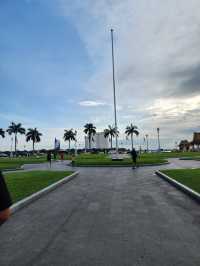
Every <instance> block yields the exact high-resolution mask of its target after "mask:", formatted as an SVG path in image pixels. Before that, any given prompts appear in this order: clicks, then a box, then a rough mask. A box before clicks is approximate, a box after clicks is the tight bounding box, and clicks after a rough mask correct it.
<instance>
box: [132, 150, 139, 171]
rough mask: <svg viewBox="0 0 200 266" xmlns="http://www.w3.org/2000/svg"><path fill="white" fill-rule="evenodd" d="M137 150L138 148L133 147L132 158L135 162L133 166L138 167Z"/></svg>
mask: <svg viewBox="0 0 200 266" xmlns="http://www.w3.org/2000/svg"><path fill="white" fill-rule="evenodd" d="M137 156H138V155H137V152H136V150H135V149H134V148H133V149H132V151H131V158H132V160H133V164H134V166H133V168H136V166H137Z"/></svg>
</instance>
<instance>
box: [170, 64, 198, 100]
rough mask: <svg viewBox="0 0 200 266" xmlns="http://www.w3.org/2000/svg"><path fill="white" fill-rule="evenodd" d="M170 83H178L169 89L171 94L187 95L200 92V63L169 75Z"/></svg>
mask: <svg viewBox="0 0 200 266" xmlns="http://www.w3.org/2000/svg"><path fill="white" fill-rule="evenodd" d="M169 77H170V84H173V83H174V84H176V85H175V86H172V89H169V92H168V95H169V96H175V97H176V96H179V97H187V96H189V95H190V96H193V95H198V94H199V93H200V63H199V64H197V65H195V66H190V67H188V68H185V69H183V70H177V71H174V72H172V73H170V75H169Z"/></svg>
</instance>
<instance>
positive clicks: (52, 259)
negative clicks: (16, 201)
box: [0, 167, 200, 266]
mask: <svg viewBox="0 0 200 266" xmlns="http://www.w3.org/2000/svg"><path fill="white" fill-rule="evenodd" d="M159 168H160V167H159ZM159 168H158V167H157V168H156V167H155V168H152V167H146V168H139V169H135V170H132V169H130V168H87V169H83V168H81V173H80V175H79V177H77V178H76V179H74V180H72V181H71V182H70V183H68V184H66V185H63V186H62V187H60V188H59V189H57V190H55V191H54V192H52V193H50V194H48V195H46V196H45V197H43V198H41V199H40V200H38V201H36V202H35V203H33V204H31V205H29V206H28V207H27V208H25V209H23V210H21V211H20V212H18V213H16V214H15V215H13V217H11V219H10V220H9V221H8V222H7V223H6V224H4V225H3V226H2V227H1V228H0V238H1V241H0V265H1V266H8V265H16V266H23V265H27V266H31V265H37V266H40V265H48V266H50V265H53V266H57V265H59V266H63V265H67V266H68V265H69V266H75V265H76V266H78V265H84V266H90V265H91V266H96V265H105V266H118V265H119V266H124V265H130V266H133V265H148V266H149V265H150V266H151V265H152V266H161V265H162V266H165V265H166V266H172V265H176V266H177V265H181V266H190V265H191V266H193V265H200V253H199V250H200V216H199V211H200V206H199V205H198V204H197V203H195V202H194V201H192V200H191V199H189V198H188V197H187V196H185V195H184V194H182V193H181V192H180V191H178V190H176V189H175V188H174V187H172V186H170V185H169V184H168V183H166V182H164V181H163V180H162V179H159V178H158V177H157V176H155V175H154V171H155V169H159Z"/></svg>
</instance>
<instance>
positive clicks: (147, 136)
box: [145, 134, 149, 152]
mask: <svg viewBox="0 0 200 266" xmlns="http://www.w3.org/2000/svg"><path fill="white" fill-rule="evenodd" d="M145 137H146V141H147V152H148V151H149V139H148V138H149V135H148V134H146V135H145Z"/></svg>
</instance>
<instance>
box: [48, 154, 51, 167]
mask: <svg viewBox="0 0 200 266" xmlns="http://www.w3.org/2000/svg"><path fill="white" fill-rule="evenodd" d="M47 162H49V166H50V168H51V152H50V151H48V153H47Z"/></svg>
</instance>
